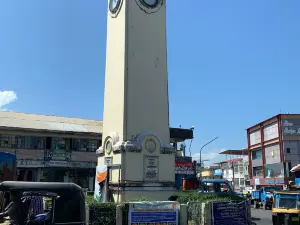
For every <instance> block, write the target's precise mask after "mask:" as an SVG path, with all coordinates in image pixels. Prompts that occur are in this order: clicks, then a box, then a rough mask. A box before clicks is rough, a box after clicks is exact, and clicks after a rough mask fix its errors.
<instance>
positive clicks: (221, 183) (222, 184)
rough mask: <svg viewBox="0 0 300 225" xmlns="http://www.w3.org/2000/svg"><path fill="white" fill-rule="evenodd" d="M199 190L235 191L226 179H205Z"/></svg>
mask: <svg viewBox="0 0 300 225" xmlns="http://www.w3.org/2000/svg"><path fill="white" fill-rule="evenodd" d="M199 192H204V193H206V192H216V193H222V192H223V193H224V192H225V193H232V194H237V193H236V192H234V191H233V189H232V187H231V185H230V183H229V182H228V180H226V179H204V180H202V181H201V184H200V190H199Z"/></svg>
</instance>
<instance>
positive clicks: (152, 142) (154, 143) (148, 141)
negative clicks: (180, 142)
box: [143, 135, 160, 153]
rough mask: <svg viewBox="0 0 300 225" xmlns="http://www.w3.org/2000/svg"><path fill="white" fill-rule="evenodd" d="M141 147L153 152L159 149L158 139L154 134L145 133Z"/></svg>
mask: <svg viewBox="0 0 300 225" xmlns="http://www.w3.org/2000/svg"><path fill="white" fill-rule="evenodd" d="M143 149H145V150H146V151H147V152H149V153H154V152H156V151H157V150H158V149H160V141H159V140H158V138H157V137H155V136H154V135H147V136H146V137H145V138H144V140H143Z"/></svg>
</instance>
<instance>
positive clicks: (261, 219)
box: [251, 209, 272, 225]
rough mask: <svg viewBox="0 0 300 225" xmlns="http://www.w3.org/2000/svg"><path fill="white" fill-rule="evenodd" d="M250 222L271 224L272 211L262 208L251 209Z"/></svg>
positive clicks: (264, 224)
mask: <svg viewBox="0 0 300 225" xmlns="http://www.w3.org/2000/svg"><path fill="white" fill-rule="evenodd" d="M251 216H252V222H254V223H256V224H257V225H272V211H271V210H264V209H252V211H251Z"/></svg>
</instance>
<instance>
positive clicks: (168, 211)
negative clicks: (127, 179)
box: [128, 201, 179, 225]
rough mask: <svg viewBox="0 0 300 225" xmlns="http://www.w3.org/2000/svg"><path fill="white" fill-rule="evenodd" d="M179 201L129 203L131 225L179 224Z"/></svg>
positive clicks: (129, 221)
mask: <svg viewBox="0 0 300 225" xmlns="http://www.w3.org/2000/svg"><path fill="white" fill-rule="evenodd" d="M178 211H179V204H178V203H177V202H171V201H166V202H135V203H129V219H128V224H129V225H150V224H151V225H155V224H161V225H164V224H166V225H178Z"/></svg>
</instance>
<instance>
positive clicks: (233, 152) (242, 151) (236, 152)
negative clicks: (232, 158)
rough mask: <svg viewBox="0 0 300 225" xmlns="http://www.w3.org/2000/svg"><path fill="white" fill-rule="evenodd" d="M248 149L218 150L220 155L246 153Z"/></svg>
mask: <svg viewBox="0 0 300 225" xmlns="http://www.w3.org/2000/svg"><path fill="white" fill-rule="evenodd" d="M247 151H248V149H246V148H244V149H240V150H226V151H224V152H220V153H219V154H221V155H248V153H247Z"/></svg>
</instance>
